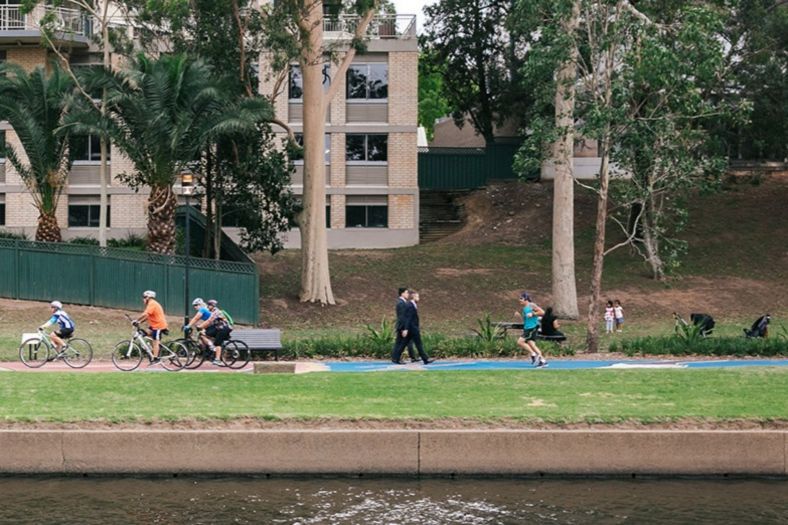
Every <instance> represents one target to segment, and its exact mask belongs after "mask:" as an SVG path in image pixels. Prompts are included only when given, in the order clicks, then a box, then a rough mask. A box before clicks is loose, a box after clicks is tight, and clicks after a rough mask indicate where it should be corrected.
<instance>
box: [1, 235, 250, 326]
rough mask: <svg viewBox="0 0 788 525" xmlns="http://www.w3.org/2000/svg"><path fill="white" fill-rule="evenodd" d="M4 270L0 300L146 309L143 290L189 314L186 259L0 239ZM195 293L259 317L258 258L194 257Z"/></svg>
mask: <svg viewBox="0 0 788 525" xmlns="http://www.w3.org/2000/svg"><path fill="white" fill-rule="evenodd" d="M0 268H1V269H2V271H0V297H9V298H13V299H26V300H34V301H51V300H53V299H58V300H60V301H62V302H64V303H74V304H86V305H92V306H106V307H110V308H127V309H130V310H142V307H143V305H142V300H141V297H142V292H143V291H144V290H155V291H156V293H157V296H156V299H157V300H158V301H159V302H160V303H161V304H162V306H163V307H164V309H165V311H166V312H167V313H168V314H183V313H184V312H183V310H182V308H183V307H184V298H183V291H184V290H183V288H184V286H183V285H184V278H185V275H186V258H185V257H182V256H168V255H159V254H154V253H148V252H139V251H134V250H125V249H119V248H100V247H98V246H85V245H79V244H66V243H45V242H33V241H22V240H16V239H0ZM189 292H190V294H191V295H192V296H193V297H203V298H204V299H211V298H213V299H217V300H218V301H219V303H220V304H221V306H222V308H224V309H225V310H227V311H228V312H230V314H231V315H232V316H233V318H234V319H235V320H236V321H238V322H242V323H250V324H256V323H257V322H258V320H259V277H258V274H257V267H256V266H255V265H254V264H253V263H241V262H230V261H214V260H212V259H201V258H197V257H190V258H189ZM190 313H191V312H190Z"/></svg>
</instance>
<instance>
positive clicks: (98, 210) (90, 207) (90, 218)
mask: <svg viewBox="0 0 788 525" xmlns="http://www.w3.org/2000/svg"><path fill="white" fill-rule="evenodd" d="M78 197H79V196H78ZM89 197H93V196H89ZM94 198H95V197H93V198H92V199H91V200H93V199H94ZM72 207H74V208H76V207H80V208H87V224H72V222H71V218H72V215H71V214H72V211H71V208H72ZM94 208H95V209H94ZM111 210H112V205H111V204H110V201H109V199H107V225H106V227H107V228H111V227H112V211H111ZM94 213H95V216H94V215H93V214H94ZM66 214H67V217H68V218H67V219H66V222H67V224H68V228H74V229H85V230H94V229H98V228H99V225H100V222H99V221H100V220H101V219H100V218H101V215H100V214H101V203H100V202H74V203H72V202H69V203H68V205H67V208H66ZM93 219H95V220H93ZM94 222H95V225H94V224H93V223H94Z"/></svg>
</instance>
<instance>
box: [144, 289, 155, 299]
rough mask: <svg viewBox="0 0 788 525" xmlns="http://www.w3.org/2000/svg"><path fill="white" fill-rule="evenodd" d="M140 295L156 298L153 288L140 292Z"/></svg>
mask: <svg viewBox="0 0 788 525" xmlns="http://www.w3.org/2000/svg"><path fill="white" fill-rule="evenodd" d="M142 296H143V297H150V298H151V299H155V298H156V292H154V291H153V290H145V291H144V292H142Z"/></svg>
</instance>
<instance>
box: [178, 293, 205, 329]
mask: <svg viewBox="0 0 788 525" xmlns="http://www.w3.org/2000/svg"><path fill="white" fill-rule="evenodd" d="M192 306H193V307H194V309H195V310H197V312H196V313H195V314H194V317H192V318H191V320H190V321H189V324H186V325H184V326H183V331H184V332H189V330H191V329H192V328H194V327H195V326H197V324H198V323H202V322H203V321H207V320H208V319H210V318H211V311H210V310H208V305H206V304H205V301H203V300H202V298H201V297H197V298H195V299H194V301H192Z"/></svg>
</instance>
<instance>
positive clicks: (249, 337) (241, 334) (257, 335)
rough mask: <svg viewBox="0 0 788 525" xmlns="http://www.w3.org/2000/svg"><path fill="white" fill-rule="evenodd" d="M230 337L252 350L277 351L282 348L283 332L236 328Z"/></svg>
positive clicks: (278, 330) (276, 329)
mask: <svg viewBox="0 0 788 525" xmlns="http://www.w3.org/2000/svg"><path fill="white" fill-rule="evenodd" d="M230 337H231V338H232V339H238V340H240V341H243V342H244V343H246V345H247V346H248V347H249V348H251V349H255V348H260V349H266V350H276V349H280V348H282V331H281V330H280V329H278V328H268V329H262V328H245V329H237V328H236V329H235V330H233V333H232V335H231V336H230Z"/></svg>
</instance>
